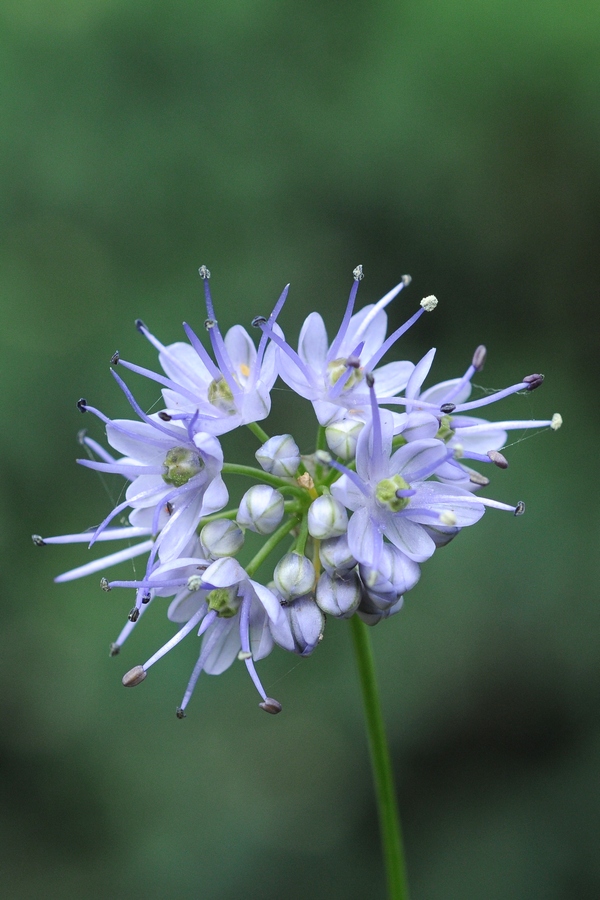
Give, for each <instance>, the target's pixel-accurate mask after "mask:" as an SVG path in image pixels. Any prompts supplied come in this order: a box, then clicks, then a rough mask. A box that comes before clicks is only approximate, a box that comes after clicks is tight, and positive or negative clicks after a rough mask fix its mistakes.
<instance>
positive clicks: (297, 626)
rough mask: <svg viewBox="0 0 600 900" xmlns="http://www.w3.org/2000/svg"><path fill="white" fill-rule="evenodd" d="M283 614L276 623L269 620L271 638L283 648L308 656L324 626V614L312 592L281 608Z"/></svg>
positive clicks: (317, 641)
mask: <svg viewBox="0 0 600 900" xmlns="http://www.w3.org/2000/svg"><path fill="white" fill-rule="evenodd" d="M282 611H283V613H284V615H283V616H282V617H281V619H279V621H278V622H277V623H274V622H273V621H270V622H269V627H270V629H271V634H272V635H273V640H274V641H275V642H276V643H277V644H279V645H280V646H281V647H283V648H284V649H285V650H291V651H292V653H298V654H299V655H300V656H310V654H311V653H312V652H313V650H314V649H315V647H316V646H317V644H318V643H319V641H320V640H321V637H322V634H323V629H324V628H325V616H324V615H323V613H322V612H321V610H320V609H319V607H318V606H317V604H316V603H315V601H314V599H313V597H312V594H307V595H305V596H303V597H298V598H297V599H296V600H294V601H293V602H292V603H290V604H288V605H287V606H284V607H283V608H282Z"/></svg>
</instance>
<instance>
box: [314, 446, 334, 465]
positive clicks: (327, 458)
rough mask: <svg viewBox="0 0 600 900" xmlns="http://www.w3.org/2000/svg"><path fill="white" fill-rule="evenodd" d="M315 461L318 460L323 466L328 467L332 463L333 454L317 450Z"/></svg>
mask: <svg viewBox="0 0 600 900" xmlns="http://www.w3.org/2000/svg"><path fill="white" fill-rule="evenodd" d="M315 459H317V460H318V461H319V462H320V463H323V465H325V466H328V465H329V463H330V462H331V453H328V452H327V450H317V452H316V453H315Z"/></svg>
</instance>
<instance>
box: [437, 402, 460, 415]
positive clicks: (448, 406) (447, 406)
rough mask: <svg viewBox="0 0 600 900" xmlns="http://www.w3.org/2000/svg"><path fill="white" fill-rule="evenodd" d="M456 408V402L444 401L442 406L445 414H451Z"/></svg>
mask: <svg viewBox="0 0 600 900" xmlns="http://www.w3.org/2000/svg"><path fill="white" fill-rule="evenodd" d="M455 409H456V403H442V405H441V406H440V412H443V413H444V415H445V416H449V415H450V413H453V412H454V410H455Z"/></svg>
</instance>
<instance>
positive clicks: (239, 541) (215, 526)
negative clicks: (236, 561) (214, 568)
mask: <svg viewBox="0 0 600 900" xmlns="http://www.w3.org/2000/svg"><path fill="white" fill-rule="evenodd" d="M200 540H201V542H202V546H203V548H204V549H205V551H206V554H207V555H208V556H210V557H212V558H213V559H219V558H220V557H222V556H235V554H236V553H239V551H240V550H241V549H242V547H243V546H244V533H243V531H242V530H241V528H239V526H238V525H236V523H235V522H232V521H231V520H230V519H215V520H214V521H213V522H208V524H206V525H205V526H204V528H203V529H202V531H201V532H200Z"/></svg>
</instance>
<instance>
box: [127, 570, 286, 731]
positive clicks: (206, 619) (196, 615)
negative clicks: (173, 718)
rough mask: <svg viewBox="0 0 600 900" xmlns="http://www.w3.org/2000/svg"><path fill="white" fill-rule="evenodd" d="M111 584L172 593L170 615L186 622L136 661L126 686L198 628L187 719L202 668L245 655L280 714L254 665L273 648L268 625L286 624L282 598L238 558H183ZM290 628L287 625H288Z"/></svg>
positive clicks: (181, 710)
mask: <svg viewBox="0 0 600 900" xmlns="http://www.w3.org/2000/svg"><path fill="white" fill-rule="evenodd" d="M109 587H110V588H112V587H136V589H137V590H145V591H147V592H148V594H149V595H150V599H152V597H154V596H157V595H158V596H172V595H173V594H175V597H174V599H173V600H172V602H171V604H170V606H169V613H168V615H169V619H171V621H173V622H185V624H184V626H183V627H182V628H181V629H180V630H179V631H178V632H177V633H176V634H175V635H174V636H173V637H172V638H171V639H170V640H169V641H167V643H166V644H164V646H163V647H161V648H160V649H159V650H157V651H156V653H154V654H153V655H152V656H151V657H150V658H149V659H148V660H146V662H145V663H144V664H143V665H142V666H135V667H134V668H133V669H131V670H130V671H129V672H127V673H126V674H125V676H124V677H123V684H124V685H125V686H126V687H134V686H136V685H138V684H140V683H141V682H142V681H143V680H144V679H145V678H146V675H147V673H148V670H149V669H150V667H151V666H153V665H154V663H156V662H158V660H159V659H161V658H162V657H163V656H164V655H165V654H166V653H168V652H169V650H172V649H173V647H175V646H176V645H177V644H178V643H179V642H180V641H181V640H183V638H184V637H186V635H188V634H189V633H190V632H191V631H193V630H194V629H195V628H196V627H198V634H199V635H203V640H202V646H201V650H200V655H199V657H198V661H197V663H196V665H195V667H194V670H193V672H192V675H191V678H190V680H189V683H188V686H187V688H186V691H185V694H184V697H183V701H182V703H181V705H180V706H179V707H178V710H177V715H178V717H179V718H183V716H184V714H185V709H186V707H187V705H188V703H189V701H190V698H191V696H192V693H193V691H194V688H195V686H196V683H197V681H198V678H199V677H200V675H201V673H202V672H206V673H207V674H208V675H220V674H221V673H222V672H224V671H225V670H226V669H228V668H229V666H230V665H231V664H232V663H233V662H234V660H235V659H241V660H243V661H244V663H245V664H246V668H247V670H248V672H249V674H250V677H251V678H252V681H253V683H254V685H255V687H256V689H257V690H258V692H259V694H260V696H261V697H262V702H261V703H260V706H261V708H262V709H264V710H265V711H266V712H270V713H278V712H280V711H281V705H280V704H279V703H278V702H277V701H276V700H273V699H272V698H271V697H267V694H266V692H265V690H264V688H263V686H262V683H261V681H260V678H259V677H258V674H257V672H256V669H255V667H254V660H259V659H263V658H264V657H265V656H267V655H268V654H269V653H270V652H271V650H272V649H273V638H272V636H271V631H270V628H269V626H270V625H271V624H272V625H274V626H277V625H278V624H280V623H285V615H284V613H283V610H282V608H281V605H280V603H279V601H278V599H277V597H276V596H275V595H274V594H273V593H272V592H271V591H270V590H269V589H268V588H266V587H264V586H263V585H262V584H259V583H258V582H256V581H252V580H251V579H250V578H248V576H247V574H246V572H245V571H244V569H243V568H242V567H241V566H240V564H239V563H238V562H237V561H236V560H234V559H230V558H227V559H218V560H216V561H215V562H213V563H211V564H210V565H208V564H207V561H206V560H202V559H180V560H177V561H175V560H174V561H171V562H169V563H167V564H165V565H161V566H159V567H158V568H157V569H155V571H154V572H152V573H151V574H150V575H149V576H148V578H147V579H146V580H145V581H144V582H113V583H110V584H109ZM284 627H285V624H284Z"/></svg>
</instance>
